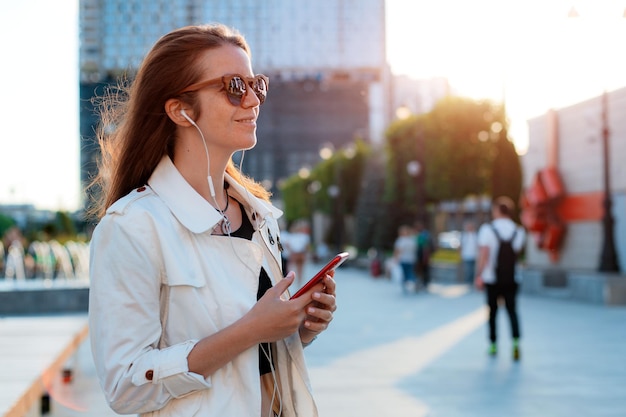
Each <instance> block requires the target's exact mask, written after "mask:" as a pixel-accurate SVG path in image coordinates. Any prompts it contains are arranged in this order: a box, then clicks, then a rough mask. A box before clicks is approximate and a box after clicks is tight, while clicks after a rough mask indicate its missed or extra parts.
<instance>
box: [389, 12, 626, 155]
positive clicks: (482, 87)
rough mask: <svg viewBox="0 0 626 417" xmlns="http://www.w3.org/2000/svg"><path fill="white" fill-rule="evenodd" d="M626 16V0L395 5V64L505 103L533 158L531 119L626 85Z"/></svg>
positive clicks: (514, 131)
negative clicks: (573, 15) (573, 12)
mask: <svg viewBox="0 0 626 417" xmlns="http://www.w3.org/2000/svg"><path fill="white" fill-rule="evenodd" d="M572 7H574V8H575V10H576V11H577V12H578V14H579V17H578V18H568V17H567V16H568V12H569V11H570V10H571V8H572ZM625 10H626V0H471V1H468V0H387V11H388V16H387V17H388V20H387V45H388V50H387V56H388V60H389V62H390V65H391V67H392V71H393V72H394V73H396V74H407V75H411V76H414V77H418V78H427V77H433V76H447V77H448V79H449V81H450V83H451V85H452V87H453V88H454V89H455V90H456V91H457V93H458V94H461V95H464V96H467V97H472V98H492V99H494V100H497V101H502V98H503V97H504V98H505V104H506V108H507V113H508V116H509V121H510V127H511V129H510V132H509V134H510V136H511V137H512V138H513V139H514V140H515V142H516V146H517V148H518V152H520V153H523V152H525V150H526V148H527V144H528V129H527V123H526V121H527V120H528V119H530V118H533V117H535V116H539V115H542V114H544V113H545V112H546V110H548V109H549V108H559V107H565V106H568V105H571V104H575V103H577V102H580V101H583V100H586V99H588V98H591V97H595V96H598V95H600V94H602V92H603V90H605V89H607V90H614V89H617V88H621V87H626V58H625V56H624V53H623V50H624V41H626V18H624V11H625Z"/></svg>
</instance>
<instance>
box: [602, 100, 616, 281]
mask: <svg viewBox="0 0 626 417" xmlns="http://www.w3.org/2000/svg"><path fill="white" fill-rule="evenodd" d="M608 113H609V97H608V94H607V92H606V91H605V92H604V93H603V95H602V165H603V171H604V172H603V174H604V200H603V208H604V215H603V217H602V231H603V242H602V252H601V255H600V266H599V268H598V269H599V270H600V271H602V272H619V270H620V269H619V264H618V262H617V253H616V251H615V236H614V225H615V220H614V218H613V198H612V196H611V170H610V164H609V162H610V161H609V154H610V153H609V138H610V130H609V120H608V117H609V115H608Z"/></svg>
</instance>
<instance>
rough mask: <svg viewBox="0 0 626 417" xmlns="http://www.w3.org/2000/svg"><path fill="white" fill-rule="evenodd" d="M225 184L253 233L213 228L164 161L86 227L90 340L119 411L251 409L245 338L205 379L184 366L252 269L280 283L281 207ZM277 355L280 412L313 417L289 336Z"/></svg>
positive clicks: (201, 203)
mask: <svg viewBox="0 0 626 417" xmlns="http://www.w3.org/2000/svg"><path fill="white" fill-rule="evenodd" d="M227 181H228V182H229V183H230V185H231V187H230V189H229V193H230V194H231V195H232V196H233V197H235V198H236V199H238V200H239V201H241V202H242V203H243V204H244V206H245V207H246V214H247V215H248V216H249V218H250V219H251V222H252V224H253V225H254V227H255V232H254V236H253V238H252V241H247V240H245V239H238V238H229V237H226V236H216V235H212V234H211V231H212V229H213V227H214V226H215V225H216V224H217V223H218V222H219V221H220V220H221V216H220V214H219V213H218V212H217V211H216V210H215V209H214V208H213V207H212V206H211V205H210V204H209V203H207V202H206V201H205V200H204V199H203V198H202V197H201V196H200V195H199V194H197V193H196V192H195V191H194V190H193V189H192V188H191V186H190V185H189V184H188V183H187V182H186V181H185V180H184V178H183V177H182V176H181V175H180V173H179V172H178V170H177V169H176V168H175V166H174V164H173V163H172V161H171V160H170V159H169V158H167V157H165V158H163V160H162V161H161V162H160V164H159V165H158V167H157V168H156V170H155V172H154V173H153V175H152V176H151V178H150V180H149V181H148V186H147V187H140V188H138V189H136V190H134V191H133V192H131V193H130V194H128V195H127V196H126V197H124V198H122V199H120V200H119V201H118V202H116V203H115V204H113V205H112V206H111V207H110V208H109V210H108V211H107V214H106V215H105V216H104V217H103V218H102V220H101V221H100V223H99V224H98V226H97V227H96V229H95V231H94V234H93V238H92V241H91V257H90V274H91V287H90V300H89V323H90V337H91V345H92V350H93V355H94V360H95V364H96V369H97V373H98V376H99V378H100V383H101V385H102V387H103V390H104V393H105V396H106V398H107V400H108V402H109V404H110V406H111V408H113V409H114V410H115V411H116V412H118V413H122V414H136V413H139V414H141V415H142V416H177V417H179V416H185V417H191V416H203V417H208V416H251V417H257V416H260V415H261V390H260V382H259V368H258V350H257V347H256V346H255V347H253V348H251V349H249V350H247V351H245V352H243V353H242V354H240V355H239V356H238V357H237V358H236V359H234V360H233V361H232V362H230V363H229V364H227V365H226V366H224V367H223V368H221V369H219V370H218V371H217V372H215V374H213V375H211V376H210V377H208V378H206V379H205V378H204V377H203V376H202V375H198V374H194V373H192V372H189V370H188V367H187V355H188V354H189V352H190V351H191V349H192V348H193V346H194V345H195V343H197V341H198V340H200V339H202V338H203V337H205V336H207V335H210V334H212V333H215V332H217V331H219V330H220V329H222V328H224V327H226V326H228V325H230V324H232V323H233V322H235V321H236V320H238V319H239V318H240V317H242V316H243V315H244V314H245V313H246V312H248V311H249V310H250V309H251V308H252V306H253V305H254V304H255V303H256V301H257V300H256V295H257V288H258V281H259V273H260V270H261V267H264V268H265V269H266V270H267V272H268V274H269V275H270V277H271V279H272V281H273V282H274V283H276V282H277V280H280V279H282V273H281V269H280V251H279V248H278V246H279V245H278V239H279V228H278V224H277V221H276V219H277V218H278V217H279V216H280V215H282V212H281V211H280V210H278V209H276V208H274V207H273V206H272V205H271V204H268V203H267V202H265V201H262V200H260V199H257V198H255V197H253V196H252V195H250V194H249V193H247V192H246V191H245V189H243V188H242V187H241V186H240V185H239V184H237V183H236V182H234V181H233V180H232V178H230V177H227ZM284 296H287V294H285V295H284ZM276 351H277V352H276V358H275V359H276V360H275V363H276V367H277V368H278V372H279V375H280V381H281V383H282V387H281V392H282V400H283V416H285V417H290V416H306V417H309V416H310V417H313V416H317V408H316V406H315V403H314V400H313V397H312V393H311V387H310V383H309V377H308V373H307V369H306V365H305V360H304V355H303V350H302V343H301V341H300V338H299V336H298V334H297V333H296V334H294V335H292V336H291V337H289V338H287V339H285V340H282V341H279V342H278V343H276ZM149 377H152V379H151V380H150V378H149Z"/></svg>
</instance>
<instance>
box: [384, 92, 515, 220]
mask: <svg viewBox="0 0 626 417" xmlns="http://www.w3.org/2000/svg"><path fill="white" fill-rule="evenodd" d="M386 150H387V165H386V181H385V193H384V196H385V202H386V203H387V204H388V205H389V207H390V209H391V210H392V211H393V213H394V216H393V221H392V223H393V224H389V225H388V226H387V227H389V228H390V229H391V230H396V229H397V226H399V225H400V224H401V223H410V222H411V219H413V220H415V219H417V218H418V217H420V218H422V217H423V213H425V212H426V210H425V207H426V205H428V204H430V203H437V202H439V201H443V200H460V199H463V198H465V197H466V196H468V195H472V194H474V195H484V194H487V195H495V193H497V194H498V195H508V196H511V197H512V198H513V199H514V200H517V199H518V198H519V192H520V190H521V167H520V161H519V157H518V155H517V154H516V152H515V148H514V146H513V144H512V142H511V141H510V140H509V138H508V129H507V122H506V118H505V112H504V108H503V107H502V106H500V105H496V104H494V103H492V102H490V101H487V100H480V101H476V100H470V99H467V98H462V97H452V96H449V97H446V98H444V99H442V100H441V101H439V102H438V103H437V104H436V105H435V107H434V108H433V110H432V111H430V112H429V113H426V114H422V115H417V116H412V117H410V118H408V119H405V120H399V121H396V122H394V123H392V124H391V125H390V127H389V128H388V130H387V132H386ZM412 162H413V165H412V166H413V167H418V168H419V169H418V170H417V172H416V170H411V169H407V167H410V166H411V165H410V164H411V163H412ZM388 220H389V219H388Z"/></svg>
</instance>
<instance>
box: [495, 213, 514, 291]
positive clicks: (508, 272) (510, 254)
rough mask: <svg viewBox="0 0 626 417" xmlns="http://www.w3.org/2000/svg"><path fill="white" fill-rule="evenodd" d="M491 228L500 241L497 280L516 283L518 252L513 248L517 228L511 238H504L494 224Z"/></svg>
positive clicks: (501, 282) (503, 282)
mask: <svg viewBox="0 0 626 417" xmlns="http://www.w3.org/2000/svg"><path fill="white" fill-rule="evenodd" d="M491 228H492V229H493V233H494V234H495V235H496V238H497V239H498V243H499V246H498V257H497V258H496V282H497V283H498V284H513V283H515V264H517V253H516V252H515V249H513V240H514V239H515V235H516V234H517V228H515V231H514V232H513V236H511V239H510V240H502V238H500V235H499V234H498V232H497V231H496V228H495V227H494V226H493V224H491Z"/></svg>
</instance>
